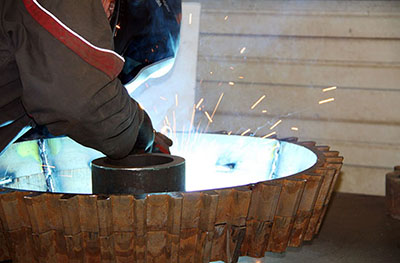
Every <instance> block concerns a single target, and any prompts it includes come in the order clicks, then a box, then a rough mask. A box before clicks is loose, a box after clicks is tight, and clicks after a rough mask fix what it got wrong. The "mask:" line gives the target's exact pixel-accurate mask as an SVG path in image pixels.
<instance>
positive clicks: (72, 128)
mask: <svg viewBox="0 0 400 263" xmlns="http://www.w3.org/2000/svg"><path fill="white" fill-rule="evenodd" d="M0 19H1V20H0V152H1V151H3V150H4V149H5V148H6V147H7V145H9V144H10V143H12V142H13V141H14V140H15V139H16V138H17V137H18V136H20V135H21V133H23V131H24V127H29V126H33V125H45V126H46V127H47V128H48V130H49V131H50V133H52V134H53V135H56V136H58V135H67V136H69V137H71V138H72V139H74V140H75V141H77V142H79V143H81V144H83V145H85V146H88V147H91V148H94V149H97V150H99V151H101V152H103V153H104V154H106V155H108V156H110V157H113V158H121V157H124V156H126V155H127V154H128V153H129V152H130V151H131V150H132V149H133V146H134V144H135V141H136V138H137V135H138V131H139V128H140V126H141V124H142V122H143V111H142V110H141V109H140V108H139V107H138V104H137V103H136V102H135V101H134V100H132V99H131V98H130V96H129V94H128V93H127V91H126V90H125V88H124V86H123V85H122V84H121V82H120V81H119V79H118V78H117V76H118V74H119V73H120V71H121V69H122V67H123V64H124V60H123V58H122V57H120V56H118V54H116V53H115V52H113V51H112V48H113V41H112V33H111V29H110V26H109V24H108V20H107V17H106V14H105V12H104V9H103V6H102V4H101V1H100V0H85V1H80V0H38V1H37V0H1V1H0ZM0 158H1V157H0Z"/></svg>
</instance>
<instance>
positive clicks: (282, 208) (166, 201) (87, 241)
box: [0, 138, 343, 262]
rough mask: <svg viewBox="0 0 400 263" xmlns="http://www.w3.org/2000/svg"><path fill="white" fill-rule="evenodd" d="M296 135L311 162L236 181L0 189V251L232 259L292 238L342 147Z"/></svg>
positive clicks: (299, 236)
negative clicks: (131, 191)
mask: <svg viewBox="0 0 400 263" xmlns="http://www.w3.org/2000/svg"><path fill="white" fill-rule="evenodd" d="M296 140H297V139H296V138H291V139H288V141H290V142H292V143H296ZM297 144H299V145H302V146H305V147H307V148H308V149H310V150H312V151H313V152H314V153H316V154H317V155H318V162H317V164H316V165H314V166H313V167H312V168H310V169H309V170H307V171H305V172H302V173H299V174H295V175H292V176H289V177H285V178H281V179H276V180H272V181H265V182H260V183H257V184H250V185H246V186H241V187H232V188H226V189H217V190H211V191H198V192H189V193H186V192H176V193H168V194H149V195H145V196H141V197H138V196H134V195H106V196H104V195H84V194H76V195H72V194H51V193H39V192H23V191H12V190H7V189H2V192H1V194H0V219H1V223H2V224H0V226H1V229H0V244H1V245H0V260H7V259H10V258H12V260H13V262H39V261H40V262H51V261H54V260H57V261H60V262H68V260H76V261H87V262H105V261H107V262H115V261H121V260H123V261H129V262H178V261H179V262H192V261H194V262H209V261H216V260H223V261H225V262H237V260H238V257H239V256H245V255H247V256H252V257H263V256H264V253H265V252H266V251H272V252H283V251H285V250H286V248H287V247H288V246H291V247H298V246H301V244H302V243H303V241H309V240H312V239H313V237H314V236H315V235H316V234H317V233H318V231H319V229H320V226H321V223H322V221H323V218H324V216H325V213H326V211H327V207H328V204H329V201H330V197H331V195H332V192H333V189H334V185H335V182H336V180H337V178H338V176H339V173H340V169H341V167H342V161H343V157H341V156H339V153H338V152H337V151H330V150H329V146H315V143H314V142H300V143H297Z"/></svg>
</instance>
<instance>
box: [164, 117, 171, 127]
mask: <svg viewBox="0 0 400 263" xmlns="http://www.w3.org/2000/svg"><path fill="white" fill-rule="evenodd" d="M165 122H166V123H167V126H170V127H171V123H170V122H169V120H168V116H167V115H165Z"/></svg>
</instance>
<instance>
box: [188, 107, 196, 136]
mask: <svg viewBox="0 0 400 263" xmlns="http://www.w3.org/2000/svg"><path fill="white" fill-rule="evenodd" d="M195 114H196V104H194V105H193V111H192V119H191V120H190V128H189V137H190V133H191V132H192V128H193V123H194V116H195Z"/></svg>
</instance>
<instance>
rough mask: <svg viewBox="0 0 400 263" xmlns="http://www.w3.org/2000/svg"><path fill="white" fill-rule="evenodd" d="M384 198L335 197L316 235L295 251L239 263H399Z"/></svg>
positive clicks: (397, 238)
mask: <svg viewBox="0 0 400 263" xmlns="http://www.w3.org/2000/svg"><path fill="white" fill-rule="evenodd" d="M384 201H385V199H384V197H376V196H365V195H353V194H336V195H335V196H334V197H333V200H332V203H331V207H330V209H329V211H328V213H327V216H326V218H325V222H324V224H323V226H322V229H321V232H320V234H319V235H318V236H317V237H316V238H315V239H314V240H313V241H312V242H307V243H305V244H304V245H303V246H302V247H301V248H299V249H293V248H289V249H288V250H287V251H286V253H284V254H273V253H267V254H266V256H265V257H264V258H262V259H251V258H248V257H243V258H241V259H240V261H239V262H242V263H244V262H249V263H250V262H252V263H255V262H260V263H261V262H268V263H286V262H290V263H293V262H296V263H301V262H318V263H328V262H329V263H331V262H335V263H337V262H339V263H358V262H360V263H361V262H362V263H380V262H382V263H400V220H395V219H392V218H390V217H389V216H387V215H386V214H385V202H384Z"/></svg>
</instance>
